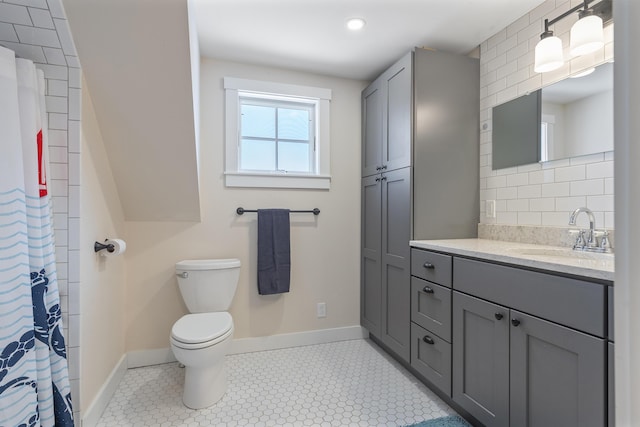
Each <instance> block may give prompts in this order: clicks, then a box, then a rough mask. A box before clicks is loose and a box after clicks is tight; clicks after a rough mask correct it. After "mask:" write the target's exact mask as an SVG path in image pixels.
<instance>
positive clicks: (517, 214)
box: [480, 0, 614, 228]
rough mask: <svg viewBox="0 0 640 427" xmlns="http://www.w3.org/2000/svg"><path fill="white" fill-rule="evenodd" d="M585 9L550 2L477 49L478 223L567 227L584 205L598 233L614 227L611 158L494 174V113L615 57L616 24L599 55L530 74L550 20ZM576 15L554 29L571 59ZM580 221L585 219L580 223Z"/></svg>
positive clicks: (570, 2) (574, 0) (560, 0)
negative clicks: (490, 211) (490, 213)
mask: <svg viewBox="0 0 640 427" xmlns="http://www.w3.org/2000/svg"><path fill="white" fill-rule="evenodd" d="M580 3H582V2H581V1H579V0H547V1H545V2H544V3H542V4H541V5H540V6H538V7H537V8H535V9H534V10H532V11H531V12H530V13H528V14H527V15H524V16H523V17H522V18H520V19H518V20H517V21H515V22H513V23H512V24H511V25H509V26H508V27H506V28H504V29H503V30H502V31H500V32H498V33H497V34H495V35H494V36H493V37H491V38H490V39H488V40H487V41H485V42H484V43H482V44H481V46H480V123H481V132H480V222H481V223H485V224H509V225H514V224H515V225H538V226H567V223H568V220H569V214H570V212H571V211H573V210H574V209H575V208H578V207H580V206H587V207H588V208H590V209H591V210H592V211H593V212H594V213H595V216H596V224H597V226H598V227H599V228H601V227H603V226H604V227H606V228H613V227H614V223H613V197H614V194H613V152H606V153H600V154H595V155H589V156H581V157H573V158H569V159H563V160H557V161H551V162H544V163H537V164H531V165H525V166H518V167H513V168H508V169H499V170H492V168H491V152H492V151H491V150H492V143H491V112H492V107H494V106H496V105H499V104H502V103H504V102H506V101H509V100H511V99H513V98H516V97H518V96H521V95H524V94H526V93H527V92H530V91H534V90H537V89H539V88H541V87H543V86H547V85H549V84H551V83H554V82H556V81H559V80H562V79H564V78H566V77H568V76H569V75H570V74H574V73H576V72H578V71H580V70H584V69H586V68H590V67H592V66H593V65H598V64H601V63H604V62H607V61H610V60H612V59H613V25H612V24H610V25H608V26H606V27H605V41H606V44H605V47H604V49H602V50H600V51H598V52H596V53H594V54H591V55H586V56H583V57H579V58H574V59H571V60H570V61H567V62H566V63H565V65H564V66H563V67H562V68H560V69H559V70H556V71H553V72H550V73H544V74H538V73H536V72H534V71H533V62H534V49H535V46H536V44H537V43H538V41H539V40H540V34H541V33H542V31H543V30H544V25H543V21H544V19H545V18H548V19H550V20H551V19H553V18H555V17H557V16H559V15H561V14H562V13H564V12H566V11H567V10H569V9H570V8H571V7H573V6H576V5H578V4H580ZM576 20H577V15H576V16H573V17H567V18H565V19H563V20H561V21H559V22H558V23H556V24H555V25H553V27H552V29H553V31H554V34H555V35H557V36H559V37H560V38H561V39H562V42H563V46H564V56H565V58H568V57H569V52H568V48H569V31H570V29H571V26H572V25H573V23H574V22H575V21H576ZM487 200H495V201H496V217H495V218H487V217H486V212H485V206H486V201H487ZM582 219H584V218H582Z"/></svg>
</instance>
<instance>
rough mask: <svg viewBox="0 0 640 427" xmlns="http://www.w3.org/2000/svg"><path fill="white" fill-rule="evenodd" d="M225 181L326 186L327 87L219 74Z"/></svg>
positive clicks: (249, 184)
mask: <svg viewBox="0 0 640 427" xmlns="http://www.w3.org/2000/svg"><path fill="white" fill-rule="evenodd" d="M224 86H225V93H226V123H225V124H226V156H225V184H226V185H227V186H228V187H272V188H274V187H275V188H316V189H328V188H329V184H330V180H331V177H330V176H329V100H330V98H331V91H330V90H328V89H321V88H314V87H307V86H294V85H287V84H280V83H268V82H260V81H254V80H243V79H235V78H225V79H224Z"/></svg>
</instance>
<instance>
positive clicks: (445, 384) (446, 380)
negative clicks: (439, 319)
mask: <svg viewBox="0 0 640 427" xmlns="http://www.w3.org/2000/svg"><path fill="white" fill-rule="evenodd" d="M411 366H412V367H414V368H415V369H416V370H417V371H418V372H419V373H420V374H422V375H423V376H424V377H425V378H426V379H428V380H429V381H430V382H431V383H432V384H433V385H435V386H436V387H438V388H439V389H440V390H442V391H443V392H444V393H446V395H447V396H451V344H449V343H448V342H446V341H445V340H443V339H442V338H440V337H438V336H437V335H434V334H432V333H431V332H429V331H427V330H426V329H424V328H421V327H420V326H418V325H416V324H415V323H411Z"/></svg>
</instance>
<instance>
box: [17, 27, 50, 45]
mask: <svg viewBox="0 0 640 427" xmlns="http://www.w3.org/2000/svg"><path fill="white" fill-rule="evenodd" d="M13 27H14V28H15V29H16V33H18V39H19V40H20V43H25V44H35V45H38V46H43V47H60V40H59V39H58V33H56V31H55V30H49V29H47V28H37V27H27V26H24V25H14V26H13Z"/></svg>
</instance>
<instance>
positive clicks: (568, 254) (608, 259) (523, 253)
mask: <svg viewBox="0 0 640 427" xmlns="http://www.w3.org/2000/svg"><path fill="white" fill-rule="evenodd" d="M410 245H411V246H412V247H414V248H421V249H430V250H434V251H440V252H448V253H451V254H454V255H462V256H468V257H474V258H479V259H485V260H489V261H498V262H504V263H509V264H513V265H519V266H523V267H531V268H536V269H540V270H547V271H552V272H557V273H565V274H571V275H576V276H582V277H588V278H593V279H600V280H608V281H611V282H613V280H614V255H613V254H601V253H594V252H582V251H574V250H572V249H571V248H565V247H559V246H544V245H533V244H529V243H518V242H504V241H500V240H487V239H445V240H412V241H411V242H410Z"/></svg>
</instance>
